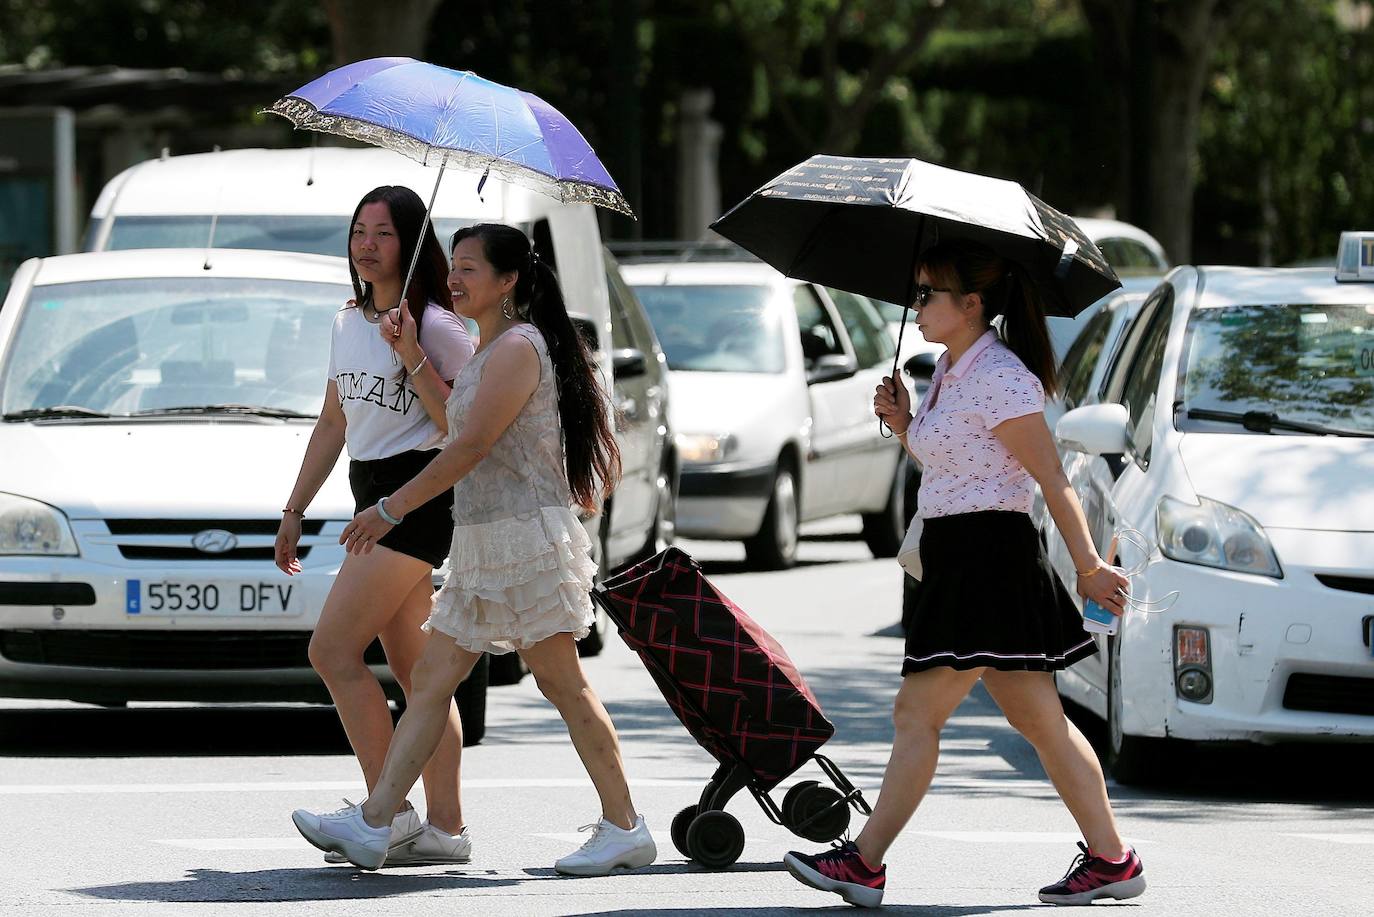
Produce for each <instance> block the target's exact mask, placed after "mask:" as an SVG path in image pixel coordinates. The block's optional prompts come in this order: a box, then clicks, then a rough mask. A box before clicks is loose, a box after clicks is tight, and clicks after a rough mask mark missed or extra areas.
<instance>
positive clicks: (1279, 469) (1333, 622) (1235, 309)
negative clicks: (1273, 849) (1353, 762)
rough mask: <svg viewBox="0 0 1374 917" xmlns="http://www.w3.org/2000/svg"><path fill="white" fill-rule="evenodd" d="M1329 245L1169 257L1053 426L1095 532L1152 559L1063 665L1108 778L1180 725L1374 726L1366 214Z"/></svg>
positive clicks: (1179, 731) (1146, 760) (1140, 761)
mask: <svg viewBox="0 0 1374 917" xmlns="http://www.w3.org/2000/svg"><path fill="white" fill-rule="evenodd" d="M1340 265H1341V269H1340V270H1339V271H1338V273H1337V275H1336V276H1335V277H1333V276H1332V273H1331V271H1330V270H1329V269H1325V270H1323V269H1319V268H1313V269H1281V268H1232V267H1180V268H1176V269H1175V270H1173V271H1172V272H1171V273H1170V274H1169V275H1168V276H1167V277H1166V278H1165V280H1164V282H1163V283H1161V284H1160V285H1159V286H1158V287H1157V288H1156V289H1155V290H1154V292H1153V293H1151V294H1150V295H1149V297H1148V298H1147V299H1146V301H1145V302H1144V304H1143V305H1142V306H1141V307H1140V310H1139V313H1138V315H1136V316H1135V318H1134V319H1133V320H1132V321H1131V323H1130V325H1129V326H1128V327H1127V328H1126V330H1125V333H1124V337H1123V338H1122V342H1121V345H1120V346H1119V347H1117V348H1115V349H1114V352H1112V353H1111V355H1110V362H1109V364H1108V365H1107V367H1106V375H1105V381H1104V382H1103V383H1102V390H1101V396H1102V397H1101V403H1097V404H1085V405H1083V406H1080V407H1076V408H1074V409H1072V410H1070V411H1068V412H1067V413H1065V414H1064V415H1063V417H1061V418H1060V419H1059V421H1058V423H1057V424H1056V426H1055V433H1056V436H1057V437H1058V439H1059V441H1060V443H1061V444H1062V445H1064V446H1066V447H1068V449H1070V450H1073V451H1072V452H1071V453H1070V457H1069V459H1068V460H1067V461H1066V470H1067V472H1068V474H1069V477H1070V481H1071V483H1072V485H1073V487H1074V489H1075V491H1076V492H1077V494H1078V496H1079V499H1080V500H1081V501H1082V503H1083V506H1084V510H1085V513H1086V514H1087V516H1088V522H1089V527H1090V529H1091V530H1092V532H1093V537H1094V539H1095V540H1096V542H1097V545H1098V550H1099V552H1104V556H1107V554H1106V553H1105V552H1108V551H1112V552H1113V553H1112V555H1111V558H1110V559H1111V560H1113V561H1114V562H1117V563H1120V564H1121V565H1122V566H1124V567H1127V568H1143V569H1142V570H1141V572H1140V573H1139V575H1137V576H1135V577H1134V580H1133V593H1134V595H1133V599H1134V604H1135V605H1136V608H1135V609H1134V610H1131V611H1129V612H1128V614H1127V615H1126V616H1125V617H1124V618H1123V619H1122V620H1121V622H1120V630H1119V632H1118V633H1117V634H1116V635H1115V636H1106V635H1098V637H1097V638H1096V639H1098V640H1099V648H1100V650H1101V652H1100V654H1099V655H1098V656H1096V657H1093V658H1090V659H1087V660H1084V661H1083V662H1082V663H1080V664H1078V665H1077V666H1074V667H1073V668H1071V669H1069V670H1067V671H1065V672H1062V673H1060V675H1059V678H1058V682H1059V689H1060V693H1061V694H1063V695H1064V696H1065V697H1066V698H1068V699H1070V700H1073V701H1075V702H1077V703H1079V704H1080V705H1082V706H1084V707H1086V708H1088V709H1089V710H1091V711H1094V712H1096V713H1097V714H1098V715H1100V716H1102V717H1103V718H1104V719H1105V720H1106V721H1107V724H1108V735H1109V748H1108V763H1109V765H1110V767H1111V770H1112V772H1113V773H1114V775H1115V776H1116V777H1117V778H1118V779H1119V780H1122V781H1131V780H1139V779H1148V778H1149V777H1151V776H1155V775H1157V774H1158V772H1159V771H1158V770H1157V765H1158V759H1159V754H1160V753H1161V752H1163V751H1166V750H1167V743H1168V742H1169V741H1173V740H1195V741H1210V740H1251V741H1259V742H1273V741H1285V740H1332V741H1360V740H1363V741H1370V740H1374V648H1371V637H1372V636H1374V634H1372V633H1371V630H1372V629H1374V282H1370V281H1374V233H1364V234H1357V233H1347V234H1345V235H1344V236H1343V237H1342V254H1341V258H1340ZM1049 541H1050V555H1051V561H1052V563H1053V564H1054V565H1055V567H1056V568H1057V570H1058V572H1059V573H1060V575H1061V576H1062V577H1063V578H1064V580H1065V581H1066V582H1073V576H1074V574H1073V570H1072V560H1071V559H1070V558H1069V556H1068V552H1067V550H1066V549H1065V548H1064V545H1063V542H1062V539H1060V538H1059V536H1058V534H1057V533H1054V534H1051V536H1050V538H1049ZM1113 545H1115V547H1113Z"/></svg>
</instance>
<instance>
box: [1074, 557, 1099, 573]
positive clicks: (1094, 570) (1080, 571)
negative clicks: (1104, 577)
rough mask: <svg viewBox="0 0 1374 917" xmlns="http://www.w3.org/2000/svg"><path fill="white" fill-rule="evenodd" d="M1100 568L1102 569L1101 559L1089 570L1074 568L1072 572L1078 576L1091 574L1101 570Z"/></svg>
mask: <svg viewBox="0 0 1374 917" xmlns="http://www.w3.org/2000/svg"><path fill="white" fill-rule="evenodd" d="M1101 569H1102V562H1101V561H1098V564H1097V566H1096V567H1093V568H1092V569H1091V570H1075V571H1073V572H1074V573H1077V574H1078V575H1079V576H1092V575H1093V574H1095V573H1097V571H1099V570H1101Z"/></svg>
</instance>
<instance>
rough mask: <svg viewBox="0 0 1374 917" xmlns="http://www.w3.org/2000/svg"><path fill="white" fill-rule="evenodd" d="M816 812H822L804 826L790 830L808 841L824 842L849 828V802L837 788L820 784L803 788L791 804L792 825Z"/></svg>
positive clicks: (799, 822)
mask: <svg viewBox="0 0 1374 917" xmlns="http://www.w3.org/2000/svg"><path fill="white" fill-rule="evenodd" d="M832 806H833V807H834V808H831V807H832ZM817 813H824V814H823V815H819V816H818V817H817V818H816V820H815V821H813V822H811V824H809V825H807V826H806V827H805V828H796V827H794V828H793V829H792V830H793V831H795V832H796V833H797V834H799V835H801V836H802V837H804V838H806V839H807V840H808V841H816V842H817V843H825V842H826V841H833V840H834V839H835V838H837V837H839V836H840V835H841V834H844V832H845V830H846V829H848V828H849V803H848V802H846V801H845V798H844V794H843V793H841V792H839V791H838V790H835V789H831V788H830V787H828V786H820V785H817V786H813V787H807V788H806V789H805V790H803V791H802V792H801V794H800V795H799V796H798V797H797V801H796V802H795V803H794V804H793V806H792V814H793V816H794V817H795V818H796V821H794V822H793V825H800V824H801V823H802V822H804V821H806V820H807V819H808V818H810V817H811V816H813V815H816V814H817Z"/></svg>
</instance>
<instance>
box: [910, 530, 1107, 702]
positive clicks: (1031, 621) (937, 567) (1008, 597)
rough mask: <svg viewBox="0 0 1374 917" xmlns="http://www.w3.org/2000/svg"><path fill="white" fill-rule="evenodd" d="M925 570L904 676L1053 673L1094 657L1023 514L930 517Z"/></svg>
mask: <svg viewBox="0 0 1374 917" xmlns="http://www.w3.org/2000/svg"><path fill="white" fill-rule="evenodd" d="M921 568H922V571H923V573H924V578H923V579H922V580H921V584H920V586H919V587H918V589H917V594H916V603H915V607H914V608H913V609H912V613H911V620H910V622H909V623H908V624H907V628H906V658H905V659H904V660H903V662H902V674H903V675H906V674H908V673H910V672H920V671H922V670H924V669H930V668H936V667H939V666H945V667H949V668H954V669H975V668H982V667H988V668H993V669H1002V670H1005V671H1031V672H1055V671H1058V670H1060V669H1065V668H1068V667H1069V666H1071V665H1073V664H1074V663H1075V662H1077V661H1078V660H1080V659H1083V658H1085V657H1087V656H1091V655H1092V654H1093V653H1095V652H1097V645H1096V644H1095V643H1094V642H1093V640H1092V638H1091V637H1090V636H1088V633H1087V632H1086V631H1085V630H1083V618H1082V616H1081V615H1079V613H1078V608H1077V606H1075V605H1074V602H1073V597H1072V596H1070V595H1069V591H1068V590H1067V589H1066V588H1064V584H1063V583H1062V582H1060V580H1059V576H1058V574H1056V573H1055V572H1054V570H1053V569H1052V568H1051V567H1050V563H1049V560H1048V559H1047V558H1046V556H1045V548H1044V546H1043V545H1042V544H1041V542H1040V535H1039V533H1038V532H1036V530H1035V526H1034V525H1033V524H1032V523H1031V521H1030V517H1029V516H1027V515H1026V514H1025V513H1016V512H998V511H980V512H974V513H961V514H959V515H955V516H937V517H934V518H931V519H927V520H926V521H925V527H924V528H923V529H922V530H921Z"/></svg>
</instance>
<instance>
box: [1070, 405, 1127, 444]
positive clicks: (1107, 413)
mask: <svg viewBox="0 0 1374 917" xmlns="http://www.w3.org/2000/svg"><path fill="white" fill-rule="evenodd" d="M1129 423H1130V414H1128V413H1127V411H1126V406H1125V405H1124V404H1088V405H1084V406H1083V407H1081V408H1074V409H1073V410H1072V411H1069V412H1068V413H1067V414H1065V415H1064V416H1063V417H1061V418H1059V422H1058V423H1057V424H1055V425H1054V435H1055V437H1056V438H1057V439H1058V440H1059V441H1060V442H1061V443H1063V444H1064V445H1065V446H1067V447H1068V448H1070V449H1073V450H1074V451H1075V452H1084V453H1087V454H1088V455H1121V454H1123V453H1125V451H1126V444H1127V439H1126V429H1127V425H1128V424H1129Z"/></svg>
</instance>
